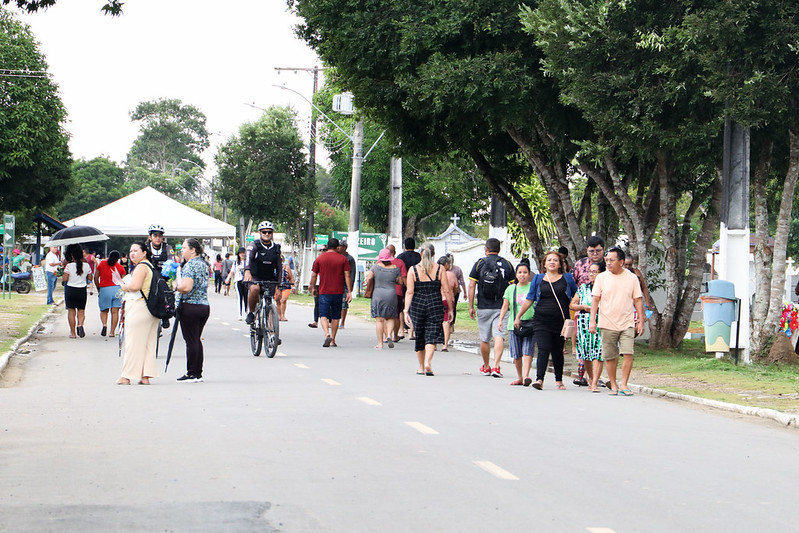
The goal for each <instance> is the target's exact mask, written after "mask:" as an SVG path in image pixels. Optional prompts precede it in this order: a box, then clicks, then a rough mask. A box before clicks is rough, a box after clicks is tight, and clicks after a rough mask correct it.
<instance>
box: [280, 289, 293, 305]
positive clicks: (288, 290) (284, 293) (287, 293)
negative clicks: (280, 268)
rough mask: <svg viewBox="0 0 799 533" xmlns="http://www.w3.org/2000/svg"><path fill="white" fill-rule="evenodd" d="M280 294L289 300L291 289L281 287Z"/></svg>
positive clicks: (284, 299) (285, 299) (285, 300)
mask: <svg viewBox="0 0 799 533" xmlns="http://www.w3.org/2000/svg"><path fill="white" fill-rule="evenodd" d="M280 296H281V298H282V299H283V301H284V302H287V301H288V299H289V296H291V289H280Z"/></svg>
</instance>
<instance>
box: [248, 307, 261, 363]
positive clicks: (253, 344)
mask: <svg viewBox="0 0 799 533" xmlns="http://www.w3.org/2000/svg"><path fill="white" fill-rule="evenodd" d="M262 314H263V313H262V312H261V305H260V304H258V308H257V309H256V310H255V320H253V322H252V324H250V348H251V349H252V354H253V355H254V356H255V357H258V356H259V355H261V344H263V336H262V335H263V333H262V332H263V330H262V329H261V315H262Z"/></svg>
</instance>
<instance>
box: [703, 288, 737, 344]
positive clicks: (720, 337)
mask: <svg viewBox="0 0 799 533" xmlns="http://www.w3.org/2000/svg"><path fill="white" fill-rule="evenodd" d="M699 298H700V299H701V300H702V318H703V322H704V326H705V351H706V352H729V351H730V336H731V331H732V321H733V320H735V305H736V303H737V302H738V299H737V298H736V297H735V285H734V284H733V283H732V282H729V281H724V280H721V279H714V280H710V281H708V282H707V292H706V293H703V294H702V295H701V296H700V297H699Z"/></svg>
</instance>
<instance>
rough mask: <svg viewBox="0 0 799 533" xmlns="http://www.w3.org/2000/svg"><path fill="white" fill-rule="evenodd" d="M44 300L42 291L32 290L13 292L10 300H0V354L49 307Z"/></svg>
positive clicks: (23, 333)
mask: <svg viewBox="0 0 799 533" xmlns="http://www.w3.org/2000/svg"><path fill="white" fill-rule="evenodd" d="M45 301H46V296H45V295H44V294H43V293H42V294H37V293H34V292H31V293H30V294H16V293H14V294H12V295H11V299H10V300H9V299H8V298H6V299H2V300H0V354H4V353H6V352H7V351H8V350H9V349H10V348H11V346H12V345H13V344H14V343H15V342H16V341H17V339H19V338H20V337H23V336H24V335H25V334H26V333H27V332H28V330H29V329H30V328H31V326H33V325H34V324H35V323H36V322H37V321H38V320H39V319H40V318H41V317H42V316H43V315H44V314H45V313H46V312H47V311H48V309H50V306H49V305H46V304H45Z"/></svg>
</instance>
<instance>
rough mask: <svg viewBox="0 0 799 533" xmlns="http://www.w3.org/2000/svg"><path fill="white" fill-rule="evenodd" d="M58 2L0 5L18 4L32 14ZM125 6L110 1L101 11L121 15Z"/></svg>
mask: <svg viewBox="0 0 799 533" xmlns="http://www.w3.org/2000/svg"><path fill="white" fill-rule="evenodd" d="M56 1H57V0H0V3H2V4H3V5H4V6H7V5H8V4H17V6H18V7H19V8H20V9H24V10H26V11H27V12H29V13H32V12H34V11H39V10H40V9H47V8H48V7H50V6H54V5H55V3H56ZM123 4H124V2H121V1H120V0H108V2H106V3H105V4H103V6H102V7H101V8H100V9H101V10H102V11H103V12H104V13H105V14H107V15H115V16H116V15H121V14H122V5H123Z"/></svg>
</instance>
